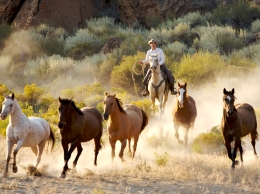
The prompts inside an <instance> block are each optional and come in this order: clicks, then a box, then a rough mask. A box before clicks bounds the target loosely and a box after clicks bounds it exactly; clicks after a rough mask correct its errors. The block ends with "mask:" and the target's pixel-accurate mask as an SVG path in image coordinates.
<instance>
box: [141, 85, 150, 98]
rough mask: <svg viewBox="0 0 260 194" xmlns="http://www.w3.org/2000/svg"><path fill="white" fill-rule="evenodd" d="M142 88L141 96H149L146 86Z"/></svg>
mask: <svg viewBox="0 0 260 194" xmlns="http://www.w3.org/2000/svg"><path fill="white" fill-rule="evenodd" d="M144 86H145V88H144V90H143V92H142V95H143V96H149V91H148V84H146V85H144Z"/></svg>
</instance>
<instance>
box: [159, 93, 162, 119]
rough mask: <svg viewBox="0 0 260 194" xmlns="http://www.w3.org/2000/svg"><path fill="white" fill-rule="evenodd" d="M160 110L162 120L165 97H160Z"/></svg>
mask: <svg viewBox="0 0 260 194" xmlns="http://www.w3.org/2000/svg"><path fill="white" fill-rule="evenodd" d="M158 100H159V108H160V118H162V115H163V95H160V96H159V99H158Z"/></svg>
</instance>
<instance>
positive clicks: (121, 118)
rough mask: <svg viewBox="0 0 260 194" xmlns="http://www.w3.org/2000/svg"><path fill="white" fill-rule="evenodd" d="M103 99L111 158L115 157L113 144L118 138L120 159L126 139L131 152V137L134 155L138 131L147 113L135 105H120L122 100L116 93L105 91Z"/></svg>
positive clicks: (142, 126) (145, 122)
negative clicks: (110, 93)
mask: <svg viewBox="0 0 260 194" xmlns="http://www.w3.org/2000/svg"><path fill="white" fill-rule="evenodd" d="M105 95H106V96H105V101H104V114H103V117H104V119H105V120H108V118H109V120H108V124H107V131H108V134H109V143H110V145H111V148H112V152H111V155H112V159H114V157H115V144H116V141H117V140H119V141H120V142H121V150H120V153H119V157H120V158H121V160H122V161H124V159H123V153H124V149H125V147H126V143H127V140H128V148H129V152H130V153H132V151H131V148H130V146H131V145H130V142H131V138H134V145H133V154H132V158H134V156H135V152H136V147H137V142H138V139H139V135H140V133H141V132H142V131H143V129H144V128H145V126H146V125H147V124H148V116H147V114H146V113H145V112H144V111H143V110H142V109H140V108H138V107H137V106H135V105H125V106H124V108H123V106H122V101H121V100H120V99H118V98H116V94H114V95H109V94H107V93H105Z"/></svg>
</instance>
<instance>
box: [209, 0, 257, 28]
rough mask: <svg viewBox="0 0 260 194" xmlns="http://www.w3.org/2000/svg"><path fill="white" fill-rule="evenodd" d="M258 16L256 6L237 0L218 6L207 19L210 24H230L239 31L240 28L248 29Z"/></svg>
mask: <svg viewBox="0 0 260 194" xmlns="http://www.w3.org/2000/svg"><path fill="white" fill-rule="evenodd" d="M259 18H260V10H259V8H258V7H256V6H250V3H249V2H247V1H244V0H239V1H236V2H234V3H232V4H229V5H223V6H219V7H218V8H216V9H215V10H214V11H213V13H212V14H211V15H209V16H208V18H207V19H208V21H209V22H210V23H212V24H216V25H229V26H232V27H233V28H234V29H235V30H236V32H237V33H239V31H240V29H250V27H251V24H252V22H253V21H255V20H256V19H259Z"/></svg>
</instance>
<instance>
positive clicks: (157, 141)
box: [147, 127, 170, 148]
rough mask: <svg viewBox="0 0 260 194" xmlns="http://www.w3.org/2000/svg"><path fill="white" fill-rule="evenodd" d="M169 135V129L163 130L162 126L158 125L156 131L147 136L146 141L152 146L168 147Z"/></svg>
mask: <svg viewBox="0 0 260 194" xmlns="http://www.w3.org/2000/svg"><path fill="white" fill-rule="evenodd" d="M169 135H170V134H169V131H165V130H164V129H163V127H159V131H158V133H157V134H152V135H151V136H149V137H148V138H147V142H148V144H149V146H152V147H153V148H158V147H170V140H169Z"/></svg>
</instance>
